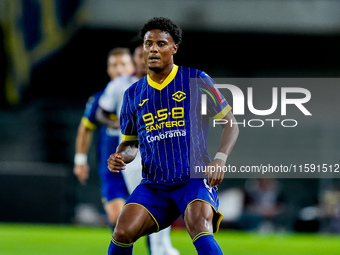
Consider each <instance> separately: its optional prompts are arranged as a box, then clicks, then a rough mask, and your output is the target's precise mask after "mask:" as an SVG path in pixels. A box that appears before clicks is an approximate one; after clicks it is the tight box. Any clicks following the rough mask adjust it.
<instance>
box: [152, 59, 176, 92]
mask: <svg viewBox="0 0 340 255" xmlns="http://www.w3.org/2000/svg"><path fill="white" fill-rule="evenodd" d="M177 71H178V66H177V65H175V64H174V65H173V66H172V70H171V72H170V73H169V75H168V77H166V79H165V80H164V81H163V82H162V83H161V84H159V83H157V82H155V81H153V80H152V79H151V78H150V75H149V74H148V76H147V80H148V83H149V85H150V86H151V87H153V88H155V89H158V90H162V89H164V88H165V87H166V86H167V85H168V84H169V83H170V82H171V81H172V80H173V79H174V78H175V76H176V74H177Z"/></svg>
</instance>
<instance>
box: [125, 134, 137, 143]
mask: <svg viewBox="0 0 340 255" xmlns="http://www.w3.org/2000/svg"><path fill="white" fill-rule="evenodd" d="M122 136H123V141H126V142H129V141H137V140H138V135H122Z"/></svg>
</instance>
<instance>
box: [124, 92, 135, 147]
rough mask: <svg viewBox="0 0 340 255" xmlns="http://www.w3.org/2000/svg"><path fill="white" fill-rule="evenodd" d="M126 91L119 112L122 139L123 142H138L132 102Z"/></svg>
mask: <svg viewBox="0 0 340 255" xmlns="http://www.w3.org/2000/svg"><path fill="white" fill-rule="evenodd" d="M130 100H131V99H130V98H129V95H128V90H127V91H125V93H124V97H123V105H122V107H121V112H120V128H121V131H122V138H123V140H124V141H136V140H138V133H137V117H136V115H135V114H134V113H133V111H132V109H131V105H132V103H133V102H131V101H130Z"/></svg>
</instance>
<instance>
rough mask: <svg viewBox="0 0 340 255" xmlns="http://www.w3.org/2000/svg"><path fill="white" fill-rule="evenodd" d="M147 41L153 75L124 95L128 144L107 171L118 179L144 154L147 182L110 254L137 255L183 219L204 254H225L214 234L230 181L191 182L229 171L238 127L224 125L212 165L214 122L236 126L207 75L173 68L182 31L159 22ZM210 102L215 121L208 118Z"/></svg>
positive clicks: (123, 218) (130, 204)
mask: <svg viewBox="0 0 340 255" xmlns="http://www.w3.org/2000/svg"><path fill="white" fill-rule="evenodd" d="M141 36H142V38H143V39H144V48H143V55H144V61H145V63H146V64H147V66H148V69H149V73H148V75H147V76H145V77H144V78H142V79H141V80H139V81H138V82H136V83H134V84H133V85H132V86H131V87H129V88H128V89H127V91H126V92H125V94H124V99H123V106H122V109H121V117H120V123H121V124H120V125H121V130H122V134H123V140H124V141H123V142H122V143H121V144H120V145H119V146H118V148H117V151H116V153H114V154H112V155H111V156H110V158H109V159H108V168H109V169H110V171H111V172H114V173H119V172H120V171H121V170H124V169H125V167H126V164H127V163H129V162H131V161H132V160H133V159H134V158H135V156H136V154H137V151H138V148H139V150H140V153H141V156H142V165H143V180H142V182H141V184H140V185H138V186H137V188H136V189H135V190H134V192H133V193H132V194H131V195H130V197H129V199H128V201H127V202H126V205H125V206H124V208H123V210H122V212H121V214H120V216H119V219H118V222H117V225H116V228H115V230H114V233H113V235H112V241H111V242H110V246H109V249H108V254H110V255H111V254H132V247H133V242H135V241H136V240H137V239H138V238H139V237H141V236H143V235H146V234H149V233H152V232H157V231H159V230H161V229H164V228H166V227H167V226H169V225H170V224H171V223H172V222H173V221H174V220H175V219H176V218H177V217H178V216H179V215H180V214H182V216H183V218H184V221H185V225H186V228H187V230H188V233H189V235H190V236H191V238H192V240H193V243H194V245H195V247H196V250H197V252H198V254H222V251H221V248H220V247H219V245H218V244H217V242H216V240H215V238H214V236H213V233H214V232H216V231H217V230H218V227H219V222H220V220H221V217H222V215H221V214H220V213H219V212H218V197H217V188H216V186H217V185H219V184H220V183H221V182H222V180H223V177H224V173H223V171H215V172H213V171H211V172H208V173H207V177H206V178H203V179H202V178H191V174H192V172H193V169H194V168H195V165H196V166H203V165H205V166H209V167H210V169H211V168H212V167H214V168H215V169H218V167H219V168H221V167H222V166H224V165H225V163H226V159H227V157H228V155H229V154H230V153H231V151H232V149H233V147H234V144H235V142H236V140H237V136H238V127H237V125H224V126H223V130H222V137H221V144H220V146H219V148H218V152H217V154H216V156H215V158H214V159H213V160H212V161H211V159H210V157H209V155H208V153H207V132H208V125H207V121H206V120H207V117H208V116H212V117H214V118H218V119H225V120H227V121H228V123H231V122H234V123H235V122H236V120H235V118H234V117H233V114H232V113H231V111H230V109H231V108H230V106H229V104H228V102H227V101H226V100H225V98H224V97H223V96H222V95H221V94H220V93H219V92H218V91H217V89H215V88H214V83H213V80H212V79H211V78H210V77H209V76H208V75H207V74H206V73H204V72H202V71H200V70H197V69H193V68H188V67H178V66H176V65H175V64H174V59H173V55H174V54H176V52H177V50H178V47H179V44H180V42H181V37H182V36H181V30H180V28H179V27H178V26H177V25H175V24H174V23H173V22H172V21H171V20H169V19H166V18H153V19H152V20H150V21H148V22H147V23H146V24H145V25H144V27H143V28H142V30H141ZM203 94H204V95H203ZM207 94H208V96H207ZM204 96H205V97H206V99H207V100H206V101H207V113H208V114H209V115H203V114H202V113H203V110H202V109H203V107H202V105H201V103H200V102H201V98H204ZM201 108H202V109H201ZM201 110H202V113H201ZM208 169H209V168H208ZM192 175H193V174H192Z"/></svg>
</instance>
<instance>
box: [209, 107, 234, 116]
mask: <svg viewBox="0 0 340 255" xmlns="http://www.w3.org/2000/svg"><path fill="white" fill-rule="evenodd" d="M230 110H231V106H230V105H227V106H226V107H224V109H223V110H222V111H220V112H219V113H217V114H216V115H215V116H214V117H213V118H214V119H223V118H224V116H226V115H227V114H228V112H230Z"/></svg>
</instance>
